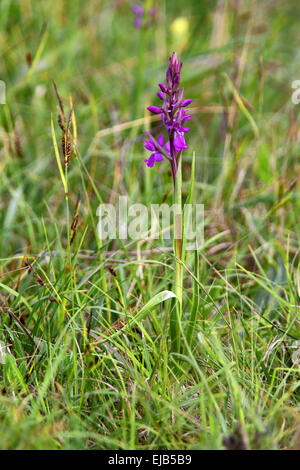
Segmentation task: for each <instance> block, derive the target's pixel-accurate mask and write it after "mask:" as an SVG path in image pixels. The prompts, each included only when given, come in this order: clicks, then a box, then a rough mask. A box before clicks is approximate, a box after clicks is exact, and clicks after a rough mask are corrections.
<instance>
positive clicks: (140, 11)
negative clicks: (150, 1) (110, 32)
mask: <svg viewBox="0 0 300 470" xmlns="http://www.w3.org/2000/svg"><path fill="white" fill-rule="evenodd" d="M131 10H132V11H133V13H134V14H135V19H134V21H133V26H134V27H135V28H140V27H141V26H142V23H143V16H144V8H143V7H140V6H139V5H131Z"/></svg>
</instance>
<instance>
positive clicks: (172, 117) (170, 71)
mask: <svg viewBox="0 0 300 470" xmlns="http://www.w3.org/2000/svg"><path fill="white" fill-rule="evenodd" d="M181 68H182V63H181V62H179V59H178V57H177V54H175V52H173V54H172V56H171V57H170V58H169V63H168V68H167V72H166V84H164V83H159V84H158V86H159V88H160V91H159V92H158V93H157V96H158V98H159V99H160V100H162V102H163V103H162V105H161V107H160V108H159V107H158V106H149V107H148V108H147V109H148V110H149V111H150V112H151V113H153V114H160V115H161V121H162V123H163V126H164V128H165V130H166V132H167V134H168V141H167V142H166V144H165V145H164V138H163V135H162V134H159V136H158V140H157V142H156V141H155V139H154V137H153V136H151V134H149V133H147V135H148V136H149V140H148V141H147V140H145V148H146V149H147V150H150V151H151V152H153V153H152V154H151V156H150V158H149V159H147V160H145V161H146V162H147V165H148V166H151V167H153V165H154V162H156V161H162V160H163V159H164V158H163V156H162V154H164V156H165V157H167V158H168V159H169V160H170V162H171V166H172V173H173V180H174V183H175V176H176V171H177V165H178V160H179V158H181V154H182V152H183V150H186V149H188V146H187V144H186V142H185V137H184V134H186V133H187V132H189V130H190V129H189V128H188V127H186V126H185V122H186V121H188V120H189V119H191V117H192V116H191V115H189V114H187V113H186V111H185V109H183V108H186V107H187V106H189V105H190V104H191V103H192V100H191V99H183V94H184V89H183V88H181V89H180V86H179V85H180V72H181ZM158 155H159V156H158Z"/></svg>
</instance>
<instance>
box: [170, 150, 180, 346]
mask: <svg viewBox="0 0 300 470" xmlns="http://www.w3.org/2000/svg"><path fill="white" fill-rule="evenodd" d="M174 204H175V216H174V254H175V279H174V290H175V294H176V296H177V302H176V306H175V308H173V310H172V313H171V319H170V329H171V341H172V351H173V352H177V353H179V352H180V321H181V317H182V288H183V287H182V282H183V276H182V264H181V258H182V172H181V158H179V159H178V167H177V172H176V178H175V187H174ZM177 209H179V210H178V212H177Z"/></svg>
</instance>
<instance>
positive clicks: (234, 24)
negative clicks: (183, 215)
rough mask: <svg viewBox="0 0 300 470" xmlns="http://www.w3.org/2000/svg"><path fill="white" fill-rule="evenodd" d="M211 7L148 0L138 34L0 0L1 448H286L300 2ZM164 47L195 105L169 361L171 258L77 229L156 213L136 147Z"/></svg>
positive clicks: (292, 365) (159, 189)
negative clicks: (189, 245)
mask: <svg viewBox="0 0 300 470" xmlns="http://www.w3.org/2000/svg"><path fill="white" fill-rule="evenodd" d="M67 3H68V7H67V6H66V4H67ZM221 3H222V2H220V3H218V2H216V1H215V2H214V1H201V2H199V1H198V0H186V1H185V2H184V6H183V5H182V2H180V1H179V0H172V2H171V1H167V0H161V1H159V2H157V3H156V8H157V18H156V22H155V25H153V26H152V28H150V29H148V30H145V31H140V30H136V29H134V28H133V27H132V21H133V14H132V13H131V11H130V4H129V2H126V1H124V2H111V1H102V2H99V1H97V0H90V1H89V2H85V6H84V8H82V2H80V1H79V0H74V1H72V2H59V1H52V2H47V1H42V0H41V1H39V2H33V1H31V0H20V1H18V2H17V1H14V0H2V1H1V3H0V51H1V53H0V54H1V61H0V79H1V80H3V81H5V83H6V87H7V104H6V105H0V170H1V171H0V197H1V198H0V207H1V210H0V308H1V316H0V341H1V346H2V352H6V353H5V354H4V357H3V358H2V363H1V364H0V436H1V437H0V448H2V449H48V448H50V449H88V448H89V449H168V448H170V449H189V450H190V449H223V448H226V447H227V448H231V447H234V448H238V447H247V448H250V449H282V448H284V449H286V448H287V449H292V448H299V446H300V444H299V435H300V434H299V433H300V406H299V399H300V395H299V390H300V389H299V385H300V380H299V364H297V360H296V358H295V357H296V353H297V347H298V351H299V347H300V346H299V344H300V343H297V340H298V339H300V331H299V320H300V315H299V304H300V302H299V300H300V272H299V239H300V232H299V213H300V199H299V186H297V184H296V178H297V177H298V176H299V169H300V159H299V118H298V109H300V108H298V107H297V105H293V104H292V101H291V95H292V93H293V91H294V90H292V88H291V83H292V81H293V80H297V79H300V70H299V53H298V30H299V26H298V25H299V20H300V9H299V5H298V1H297V0H291V1H290V2H288V3H287V2H280V1H279V0H277V1H276V0H273V1H272V0H268V1H265V2H257V4H256V5H255V2H252V1H251V2H250V1H246V0H245V1H241V2H239V5H240V8H239V10H236V8H235V4H237V3H238V2H233V1H232V2H230V1H228V2H224V3H225V4H226V8H225V9H224V10H223V9H222V6H220V5H221ZM150 4H151V2H149V5H150ZM218 5H219V6H218ZM182 16H183V17H185V18H186V20H187V21H188V32H185V31H184V30H183V31H182V30H181V33H180V32H177V34H175V33H174V23H173V22H174V20H175V19H176V18H178V17H182ZM175 48H176V50H177V52H178V53H179V55H180V57H181V59H182V60H183V63H184V66H183V70H182V76H183V85H184V87H185V96H186V97H191V98H193V100H194V102H193V105H192V106H193V108H194V111H193V120H192V121H190V122H191V126H190V127H191V132H190V133H189V136H188V143H189V150H188V151H186V153H185V154H184V159H183V168H182V175H183V199H184V200H185V199H186V198H187V197H188V195H189V190H190V177H191V171H192V170H191V166H192V156H193V153H194V152H195V162H196V163H195V165H196V166H195V184H194V201H195V202H198V203H203V204H204V206H205V244H204V246H203V248H202V249H201V250H200V251H199V253H198V255H197V256H196V259H194V255H193V253H190V254H189V255H188V257H187V259H186V260H185V262H184V263H183V265H182V269H183V277H184V291H183V306H182V318H181V321H180V325H179V326H180V332H181V338H180V343H181V349H180V353H179V354H178V353H177V354H175V353H174V352H172V351H171V339H170V332H169V320H170V314H171V309H172V305H173V304H172V302H171V300H170V296H171V294H170V292H172V291H173V279H174V257H173V255H172V251H170V250H169V251H166V250H161V245H160V244H159V242H158V241H157V242H155V243H154V242H151V241H147V240H146V241H145V242H144V243H142V244H139V245H138V244H137V243H135V242H132V241H131V242H128V243H125V244H122V243H120V242H118V241H114V242H111V243H109V244H103V246H102V245H101V243H100V241H99V240H98V239H97V236H96V226H97V222H98V220H97V216H96V211H97V207H98V205H99V203H100V202H101V201H104V202H114V201H115V200H116V198H117V197H118V195H128V199H129V201H131V202H134V203H143V204H150V203H157V204H160V203H161V202H162V201H165V202H168V203H170V204H171V203H172V178H171V175H170V172H169V167H168V164H167V163H168V162H164V163H163V164H160V165H157V166H156V168H154V169H153V170H150V169H148V168H147V167H146V166H145V164H144V162H143V161H144V158H145V154H144V149H143V145H142V137H141V136H142V131H143V130H144V129H145V128H149V127H150V126H151V123H150V122H149V119H148V116H147V115H146V116H145V108H146V106H147V105H148V104H150V103H153V104H155V103H157V101H156V99H157V98H156V95H155V94H156V91H157V89H156V84H157V83H158V82H159V81H162V80H163V78H164V73H165V68H166V63H167V59H168V56H169V54H170V53H171V52H172V50H173V49H175ZM26 54H27V61H26ZM28 54H30V57H31V60H30V59H29V55H28ZM27 62H28V63H27ZM30 64H31V65H30ZM52 80H54V81H55V83H56V85H57V88H58V91H59V93H60V95H61V96H62V99H63V104H64V108H65V112H66V114H67V116H68V113H69V111H70V108H71V105H70V97H72V102H73V104H74V116H73V118H74V119H73V124H72V126H71V133H72V136H73V139H75V137H76V136H75V134H74V123H75V122H76V127H77V139H76V151H73V152H72V155H71V158H70V164H69V167H68V170H67V171H66V172H65V168H64V164H63V159H62V157H61V149H60V147H61V146H60V142H61V130H60V128H59V126H58V124H57V116H58V113H59V108H58V103H57V98H56V95H55V91H54V88H53V84H52ZM298 106H299V105H298ZM225 108H226V109H227V111H228V110H229V111H228V113H227V114H226V113H224V109H225ZM51 116H53V132H52V130H51V119H52V118H51ZM144 117H145V120H144ZM112 128H113V129H112ZM54 133H55V134H54ZM54 135H55V137H56V140H57V145H58V152H60V155H57V154H56V153H55V148H54V145H53V143H54ZM58 159H61V160H58ZM58 161H61V165H62V169H61V172H60V170H59V167H58ZM78 198H80V206H79V212H78V214H79V218H78V224H77V229H76V235H75V238H74V241H73V243H72V244H71V245H70V240H71V239H72V236H73V235H74V234H73V232H72V230H71V223H72V220H73V219H74V212H75V208H76V202H77V200H78ZM111 268H113V269H111ZM164 291H166V292H165V293H163V292H164ZM168 292H169V293H168ZM162 293H163V294H162ZM173 307H174V305H173ZM118 320H120V321H121V322H122V327H121V328H119V329H118V327H116V326H115V327H111V325H112V324H113V323H114V322H117V321H118ZM190 320H191V322H192V323H189V321H190ZM191 324H192V328H191ZM120 325H121V324H119V326H120ZM297 345H298V346H297ZM0 357H2V356H0Z"/></svg>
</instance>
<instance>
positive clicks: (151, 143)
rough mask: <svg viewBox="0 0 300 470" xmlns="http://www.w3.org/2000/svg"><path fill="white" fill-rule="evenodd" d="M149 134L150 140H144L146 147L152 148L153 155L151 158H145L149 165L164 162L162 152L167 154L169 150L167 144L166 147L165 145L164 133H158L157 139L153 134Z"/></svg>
mask: <svg viewBox="0 0 300 470" xmlns="http://www.w3.org/2000/svg"><path fill="white" fill-rule="evenodd" d="M147 135H148V136H149V140H144V147H145V149H147V150H150V152H152V153H151V155H150V157H149V158H147V159H146V160H145V162H146V163H147V166H149V167H151V168H152V167H153V166H154V163H155V162H162V161H163V160H164V157H163V156H162V153H163V154H164V155H165V156H167V153H169V152H168V150H167V145H166V146H165V148H164V145H165V139H164V136H163V135H162V134H159V135H158V138H157V141H156V140H155V139H154V137H152V135H151V134H149V133H147Z"/></svg>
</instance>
